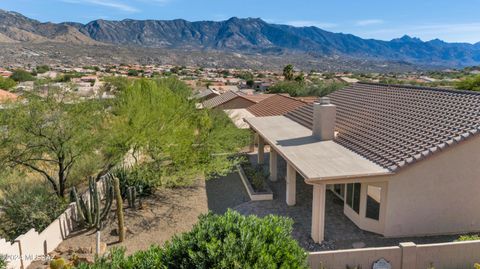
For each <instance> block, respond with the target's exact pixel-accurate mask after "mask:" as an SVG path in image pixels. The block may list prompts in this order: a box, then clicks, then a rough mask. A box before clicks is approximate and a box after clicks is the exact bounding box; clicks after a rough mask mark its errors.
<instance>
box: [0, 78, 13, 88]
mask: <svg viewBox="0 0 480 269" xmlns="http://www.w3.org/2000/svg"><path fill="white" fill-rule="evenodd" d="M15 85H17V82H15V80H13V79H11V78H4V77H0V89H2V90H9V89H11V88H13V87H15Z"/></svg>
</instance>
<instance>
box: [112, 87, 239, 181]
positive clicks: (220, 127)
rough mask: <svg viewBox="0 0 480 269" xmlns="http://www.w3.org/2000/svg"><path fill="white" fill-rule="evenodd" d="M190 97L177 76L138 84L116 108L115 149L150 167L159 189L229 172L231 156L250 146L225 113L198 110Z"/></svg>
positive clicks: (114, 120)
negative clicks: (159, 186)
mask: <svg viewBox="0 0 480 269" xmlns="http://www.w3.org/2000/svg"><path fill="white" fill-rule="evenodd" d="M190 94H191V90H190V89H189V88H188V87H187V85H185V84H184V83H183V82H181V81H179V80H177V79H175V78H168V79H162V80H157V81H155V80H149V79H141V80H137V81H135V82H134V83H133V85H131V86H129V87H127V88H126V89H125V90H124V91H122V93H121V94H120V95H119V97H118V100H117V102H116V105H114V109H113V114H114V119H113V121H112V125H111V128H112V129H111V131H110V132H109V133H110V136H111V139H110V145H111V146H110V148H111V149H112V150H114V151H117V152H121V151H123V152H124V153H127V152H128V153H129V154H130V155H131V156H133V158H130V159H133V162H134V163H136V164H140V163H142V165H143V166H148V170H149V171H150V172H152V173H154V174H155V176H157V177H159V178H158V180H159V181H160V182H159V185H167V186H172V185H183V184H188V179H192V177H195V176H197V175H199V174H204V175H208V174H212V173H223V172H225V171H226V170H227V168H228V167H229V166H231V164H232V159H231V158H229V157H230V156H231V155H232V154H234V153H236V152H238V149H239V148H240V147H242V146H243V145H245V144H246V143H247V142H248V133H247V132H244V131H242V130H239V129H237V128H236V127H235V126H234V125H233V124H232V123H231V122H230V121H229V120H228V118H227V117H226V116H225V115H224V114H220V113H217V112H214V111H208V110H198V109H196V108H195V104H194V103H193V102H192V101H189V100H188V97H189V95H190ZM127 159H128V157H127Z"/></svg>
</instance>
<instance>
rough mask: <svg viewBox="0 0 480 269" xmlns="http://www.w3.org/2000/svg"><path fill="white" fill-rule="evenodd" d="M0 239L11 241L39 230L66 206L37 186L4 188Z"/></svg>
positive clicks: (63, 202) (1, 204)
mask: <svg viewBox="0 0 480 269" xmlns="http://www.w3.org/2000/svg"><path fill="white" fill-rule="evenodd" d="M0 207H1V208H2V209H3V214H2V215H1V216H0V223H1V224H2V225H0V237H3V238H6V239H7V240H13V239H15V238H16V237H18V236H19V235H21V234H24V233H26V232H28V231H29V230H30V229H32V228H35V230H37V231H39V232H40V231H43V229H45V228H46V227H47V226H48V225H50V223H51V222H52V221H53V220H55V219H56V218H57V217H58V216H59V215H60V214H61V213H62V212H63V211H64V210H65V208H66V203H65V201H63V200H62V199H60V198H58V196H57V195H55V194H54V193H52V192H50V191H49V189H48V188H47V187H46V186H44V185H41V184H38V183H37V184H26V185H25V184H23V185H22V187H21V188H20V187H14V186H12V187H8V188H7V189H5V191H4V192H3V198H2V199H1V200H0Z"/></svg>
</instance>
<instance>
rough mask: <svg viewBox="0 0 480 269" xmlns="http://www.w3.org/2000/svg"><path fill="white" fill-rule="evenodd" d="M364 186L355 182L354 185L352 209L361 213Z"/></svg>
mask: <svg viewBox="0 0 480 269" xmlns="http://www.w3.org/2000/svg"><path fill="white" fill-rule="evenodd" d="M361 187H362V184H360V183H355V184H354V187H353V207H352V209H353V210H354V211H355V212H357V213H360V188H361Z"/></svg>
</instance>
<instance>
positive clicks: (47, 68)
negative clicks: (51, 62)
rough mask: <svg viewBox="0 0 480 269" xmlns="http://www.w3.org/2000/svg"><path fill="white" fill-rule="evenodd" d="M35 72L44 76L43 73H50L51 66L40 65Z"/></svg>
mask: <svg viewBox="0 0 480 269" xmlns="http://www.w3.org/2000/svg"><path fill="white" fill-rule="evenodd" d="M35 71H36V72H37V74H43V73H46V72H48V71H50V66H48V65H39V66H37V68H35Z"/></svg>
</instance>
